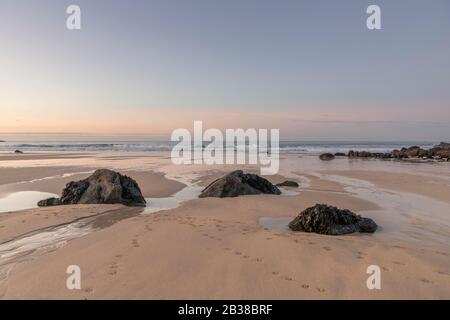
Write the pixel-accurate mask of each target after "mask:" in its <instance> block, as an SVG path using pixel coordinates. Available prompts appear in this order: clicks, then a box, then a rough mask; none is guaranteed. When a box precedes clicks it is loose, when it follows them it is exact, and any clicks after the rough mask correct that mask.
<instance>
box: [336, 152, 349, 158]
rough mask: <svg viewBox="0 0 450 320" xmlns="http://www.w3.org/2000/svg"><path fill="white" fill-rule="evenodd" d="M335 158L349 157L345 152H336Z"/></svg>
mask: <svg viewBox="0 0 450 320" xmlns="http://www.w3.org/2000/svg"><path fill="white" fill-rule="evenodd" d="M334 156H335V157H346V156H347V155H346V154H345V153H343V152H336V153H335V154H334Z"/></svg>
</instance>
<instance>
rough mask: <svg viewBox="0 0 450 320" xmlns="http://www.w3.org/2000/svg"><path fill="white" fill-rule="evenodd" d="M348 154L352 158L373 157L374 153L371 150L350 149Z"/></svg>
mask: <svg viewBox="0 0 450 320" xmlns="http://www.w3.org/2000/svg"><path fill="white" fill-rule="evenodd" d="M348 156H349V157H350V158H372V157H374V155H373V154H372V153H371V152H368V151H353V150H350V151H349V152H348Z"/></svg>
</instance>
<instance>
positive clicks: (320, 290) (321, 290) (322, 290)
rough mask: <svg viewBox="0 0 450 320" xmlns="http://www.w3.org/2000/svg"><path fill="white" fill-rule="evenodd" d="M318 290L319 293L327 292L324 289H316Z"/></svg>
mask: <svg viewBox="0 0 450 320" xmlns="http://www.w3.org/2000/svg"><path fill="white" fill-rule="evenodd" d="M316 289H317V291H319V292H325V291H326V290H325V289H324V288H316Z"/></svg>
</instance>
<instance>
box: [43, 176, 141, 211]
mask: <svg viewBox="0 0 450 320" xmlns="http://www.w3.org/2000/svg"><path fill="white" fill-rule="evenodd" d="M117 203H120V204H124V205H127V206H137V207H145V205H146V201H145V199H144V197H143V196H142V192H141V189H140V188H139V186H138V184H137V182H136V181H135V180H133V179H132V178H130V177H127V176H125V175H121V174H120V173H118V172H115V171H112V170H108V169H100V170H96V171H95V172H94V173H93V174H92V175H91V176H90V177H88V178H86V179H84V180H80V181H72V182H69V183H68V184H67V185H66V187H65V188H64V190H63V191H62V194H61V198H50V199H46V200H42V201H39V202H38V206H40V207H45V206H55V205H67V204H117Z"/></svg>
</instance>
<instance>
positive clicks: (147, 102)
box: [0, 0, 450, 141]
mask: <svg viewBox="0 0 450 320" xmlns="http://www.w3.org/2000/svg"><path fill="white" fill-rule="evenodd" d="M70 4H77V5H79V6H80V7H81V19H82V30H79V31H69V30H67V28H66V18H67V16H68V15H67V14H66V8H67V6H68V5H70ZM369 4H377V5H379V6H380V7H381V12H382V30H377V31H370V30H368V29H367V28H366V19H367V16H368V15H367V14H366V8H367V6H368V5H369ZM194 120H203V121H204V126H205V127H218V128H236V127H243V128H249V127H254V128H280V131H281V136H282V138H285V139H294V138H295V139H356V140H421V141H430V140H436V141H437V140H450V1H448V0H433V1H426V0H421V1H418V0H397V1H392V0H391V1H384V0H371V1H365V0H343V1H334V0H328V1H324V0H314V1H313V0H308V1H301V0H292V1H291V0H271V1H266V0H133V1H124V0H123V1H116V0H70V1H63V0H54V1H50V0H40V1H34V0H33V1H32V0H30V1H27V0H21V1H17V0H0V132H87V133H97V134H98V133H100V134H110V133H138V134H140V133H145V134H147V133H149V134H170V132H171V131H172V130H173V129H175V128H179V127H186V128H191V127H192V125H193V121H194Z"/></svg>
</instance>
